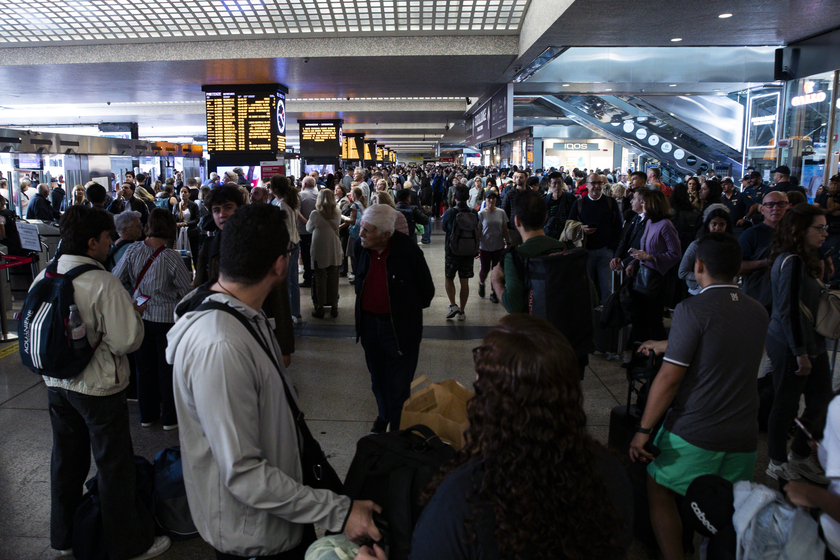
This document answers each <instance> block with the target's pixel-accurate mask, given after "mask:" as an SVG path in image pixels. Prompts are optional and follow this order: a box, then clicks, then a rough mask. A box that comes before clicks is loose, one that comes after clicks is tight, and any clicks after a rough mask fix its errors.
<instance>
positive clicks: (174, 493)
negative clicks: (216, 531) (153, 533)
mask: <svg viewBox="0 0 840 560" xmlns="http://www.w3.org/2000/svg"><path fill="white" fill-rule="evenodd" d="M153 465H154V477H155V493H154V497H155V522H156V523H157V525H158V527H160V528H161V529H162V530H163V533H164V534H166V535H167V536H169V538H170V539H172V540H173V541H185V540H187V539H192V538H195V537H197V536H198V529H196V528H195V522H194V521H193V518H192V513H190V505H189V504H188V503H187V489H186V488H185V487H184V467H183V463H181V447H180V446H178V445H176V446H175V447H167V448H166V449H161V450H160V451H158V453H157V455H155V460H154V463H153Z"/></svg>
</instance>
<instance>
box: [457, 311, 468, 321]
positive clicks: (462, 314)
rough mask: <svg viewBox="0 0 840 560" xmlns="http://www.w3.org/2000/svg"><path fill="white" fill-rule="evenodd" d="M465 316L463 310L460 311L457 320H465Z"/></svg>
mask: <svg viewBox="0 0 840 560" xmlns="http://www.w3.org/2000/svg"><path fill="white" fill-rule="evenodd" d="M466 318H467V316H466V315H465V314H464V312H463V311H461V312H460V313H458V320H459V321H464V320H466Z"/></svg>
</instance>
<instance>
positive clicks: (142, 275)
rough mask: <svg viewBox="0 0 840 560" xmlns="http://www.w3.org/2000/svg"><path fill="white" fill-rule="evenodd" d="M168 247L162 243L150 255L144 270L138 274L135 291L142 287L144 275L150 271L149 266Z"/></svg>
mask: <svg viewBox="0 0 840 560" xmlns="http://www.w3.org/2000/svg"><path fill="white" fill-rule="evenodd" d="M164 249H166V245H161V246H160V247H158V249H157V251H155V252H154V253H152V256H151V257H149V260H147V261H146V264H145V266H143V270H141V271H140V274H139V275H138V276H137V281H136V282H135V283H134V291H135V292H136V291H137V288H139V287H140V282H141V281H142V280H143V277H144V276H146V273H147V272H148V271H149V267H150V266H152V263H153V262H155V259H156V258H158V255H160V254H161V253H162V252H163V250H164Z"/></svg>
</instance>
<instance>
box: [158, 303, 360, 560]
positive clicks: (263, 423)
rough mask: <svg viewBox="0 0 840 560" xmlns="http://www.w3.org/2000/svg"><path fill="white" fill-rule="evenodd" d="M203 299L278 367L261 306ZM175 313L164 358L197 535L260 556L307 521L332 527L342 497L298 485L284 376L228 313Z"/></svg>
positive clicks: (291, 538)
mask: <svg viewBox="0 0 840 560" xmlns="http://www.w3.org/2000/svg"><path fill="white" fill-rule="evenodd" d="M195 294H196V292H193V293H191V294H188V295H187V297H186V298H185V300H187V299H189V298H191V297H195ZM185 300H184V301H185ZM208 300H211V301H218V302H221V303H225V304H227V305H230V306H232V307H234V308H235V309H237V310H238V311H240V312H241V313H242V314H244V315H245V317H246V318H248V319H249V320H250V321H252V322H253V324H254V328H255V329H256V330H257V332H259V333H260V334H261V335H262V337H263V340H264V341H265V342H266V343H267V344H268V345H270V347H271V348H272V349H273V352H274V355H275V359H276V361H277V362H278V363H279V364H281V365H280V367H281V368H282V360H280V349H279V348H278V346H277V341H276V339H275V338H274V334H273V333H272V331H271V328H270V326H269V325H268V322H267V319H266V317H265V315H264V314H263V313H262V312H257V311H254V310H253V309H251V308H249V307H247V306H245V305H244V304H243V303H242V302H241V301H239V300H238V299H236V298H234V297H232V296H229V295H227V294H220V293H215V294H213V295H210V296H209V297H207V298H206V299H205V300H204V301H208ZM181 305H183V301H182V304H181ZM182 309H183V307H181V306H179V309H178V310H176V320H177V322H176V323H175V325H174V326H173V327H172V329H171V330H170V331H169V335H168V339H169V344H168V346H167V350H166V359H167V361H168V362H169V363H171V364H172V365H173V366H174V377H173V383H174V389H175V406H176V408H177V410H178V424H179V430H180V433H179V435H180V440H181V456H182V459H183V466H184V483H185V486H186V490H187V499H188V501H189V504H190V511H191V513H192V516H193V520H194V521H195V525H196V527H197V528H198V531H199V533H200V534H201V536H202V538H204V540H206V541H207V542H208V543H210V544H211V545H212V546H213V548H215V549H216V550H219V551H221V552H225V553H228V554H234V555H237V556H262V555H271V554H277V553H279V552H283V551H286V550H289V549H291V548H293V547H295V546H296V545H297V544H298V543H299V542H300V539H301V537H302V535H303V525H304V524H307V523H318V524H319V525H322V526H323V527H325V528H326V529H327V530H329V531H336V532H338V531H341V530H342V529H343V526H344V523H345V520H346V518H347V516H348V514H349V513H350V507H351V505H352V501H351V500H350V498H348V497H346V496H339V495H337V494H334V493H333V492H330V491H328V490H318V489H314V488H310V487H308V486H304V485H303V484H302V483H301V480H302V468H301V463H300V447H299V444H298V441H299V440H298V435H297V428H296V426H295V422H294V419H293V418H292V413H291V410H290V409H289V406H288V403H287V401H286V396H285V393H284V389H283V382H282V380H281V378H280V375H283V376H286V372H285V371H281V372H278V371H277V369H276V368H275V366H274V365H273V364H272V362H271V360H270V359H269V357H268V356H267V355H266V353H265V352H264V351H263V349H262V348H261V347H260V345H259V344H258V343H257V341H255V340H254V339H253V337H252V336H251V334H250V333H249V332H248V331H247V330H246V329H245V327H244V326H243V325H242V324H241V323H240V322H239V321H238V320H237V319H236V318H235V317H233V316H231V315H230V314H228V313H224V312H221V311H213V310H210V311H189V312H186V313H184V315H183V316H180V317H179V316H178V313H179V311H181V310H182ZM181 312H183V311H181ZM286 382H287V383H289V384H290V385H289V386H290V387H291V380H290V379H289V378H288V376H286Z"/></svg>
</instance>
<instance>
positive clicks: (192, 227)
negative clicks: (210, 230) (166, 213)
mask: <svg viewBox="0 0 840 560" xmlns="http://www.w3.org/2000/svg"><path fill="white" fill-rule="evenodd" d="M187 207H188V208H189V210H190V219H189V221H188V222H187V234H188V235H190V236H196V235H198V220H200V219H201V215H200V214H201V210H200V209H199V208H198V204H197V203H195V202H193V201H192V200H191V201H189V202H188V203H187ZM172 215H173V216H175V221H176V222H180V221H181V220H180V218H178V215H179V214H178V205H175V206H173V207H172Z"/></svg>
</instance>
